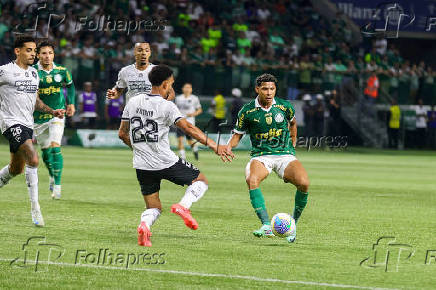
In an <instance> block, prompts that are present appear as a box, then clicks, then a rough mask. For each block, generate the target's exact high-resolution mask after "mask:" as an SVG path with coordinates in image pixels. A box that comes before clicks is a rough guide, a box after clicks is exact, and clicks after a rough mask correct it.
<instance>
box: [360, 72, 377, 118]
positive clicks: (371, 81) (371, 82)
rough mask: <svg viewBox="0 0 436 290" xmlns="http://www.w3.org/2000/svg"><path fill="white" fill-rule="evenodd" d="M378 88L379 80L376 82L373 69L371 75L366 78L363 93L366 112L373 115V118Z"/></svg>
mask: <svg viewBox="0 0 436 290" xmlns="http://www.w3.org/2000/svg"><path fill="white" fill-rule="evenodd" d="M378 88H379V82H378V78H377V74H376V72H375V71H372V72H371V75H370V76H369V78H368V79H367V80H366V87H365V90H364V91H363V93H364V95H365V103H366V107H367V113H368V114H369V115H370V116H373V117H374V118H375V116H376V111H375V107H374V104H375V101H376V99H377V97H378Z"/></svg>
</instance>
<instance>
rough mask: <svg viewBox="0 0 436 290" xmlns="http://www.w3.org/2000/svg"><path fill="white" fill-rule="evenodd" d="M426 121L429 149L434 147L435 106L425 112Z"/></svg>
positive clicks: (435, 135) (435, 133)
mask: <svg viewBox="0 0 436 290" xmlns="http://www.w3.org/2000/svg"><path fill="white" fill-rule="evenodd" d="M427 120H428V145H429V146H430V147H431V148H435V147H436V105H433V110H431V111H428V112H427Z"/></svg>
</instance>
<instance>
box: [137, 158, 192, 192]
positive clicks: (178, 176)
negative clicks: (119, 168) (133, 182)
mask: <svg viewBox="0 0 436 290" xmlns="http://www.w3.org/2000/svg"><path fill="white" fill-rule="evenodd" d="M199 174H200V170H198V168H197V167H195V166H194V165H192V164H191V163H189V162H187V161H186V160H184V159H181V158H179V160H178V161H177V162H176V163H175V164H174V165H173V166H171V167H168V168H165V169H161V170H142V169H136V177H137V178H138V181H139V185H140V186H141V193H142V194H143V195H148V194H152V193H155V192H157V191H159V190H160V182H161V180H162V179H166V180H168V181H171V182H172V183H175V184H177V185H181V186H184V185H191V184H192V181H193V180H194V179H196V178H197V177H198V175H199Z"/></svg>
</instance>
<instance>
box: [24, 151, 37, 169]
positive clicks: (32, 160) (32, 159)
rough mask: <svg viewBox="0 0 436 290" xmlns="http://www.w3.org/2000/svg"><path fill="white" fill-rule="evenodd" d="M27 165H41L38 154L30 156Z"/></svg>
mask: <svg viewBox="0 0 436 290" xmlns="http://www.w3.org/2000/svg"><path fill="white" fill-rule="evenodd" d="M27 165H29V166H31V167H38V165H39V159H38V155H37V154H33V156H32V157H30V158H29V160H27Z"/></svg>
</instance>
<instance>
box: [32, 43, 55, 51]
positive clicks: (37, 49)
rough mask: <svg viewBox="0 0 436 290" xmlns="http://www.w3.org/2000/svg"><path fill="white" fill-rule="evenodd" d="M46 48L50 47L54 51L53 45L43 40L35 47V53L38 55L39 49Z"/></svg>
mask: <svg viewBox="0 0 436 290" xmlns="http://www.w3.org/2000/svg"><path fill="white" fill-rule="evenodd" d="M46 46H50V47H51V48H52V49H53V51H54V50H55V47H54V44H53V43H51V42H50V41H47V40H44V41H41V42H40V43H38V46H37V47H36V53H39V51H40V50H41V48H43V47H46Z"/></svg>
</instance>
